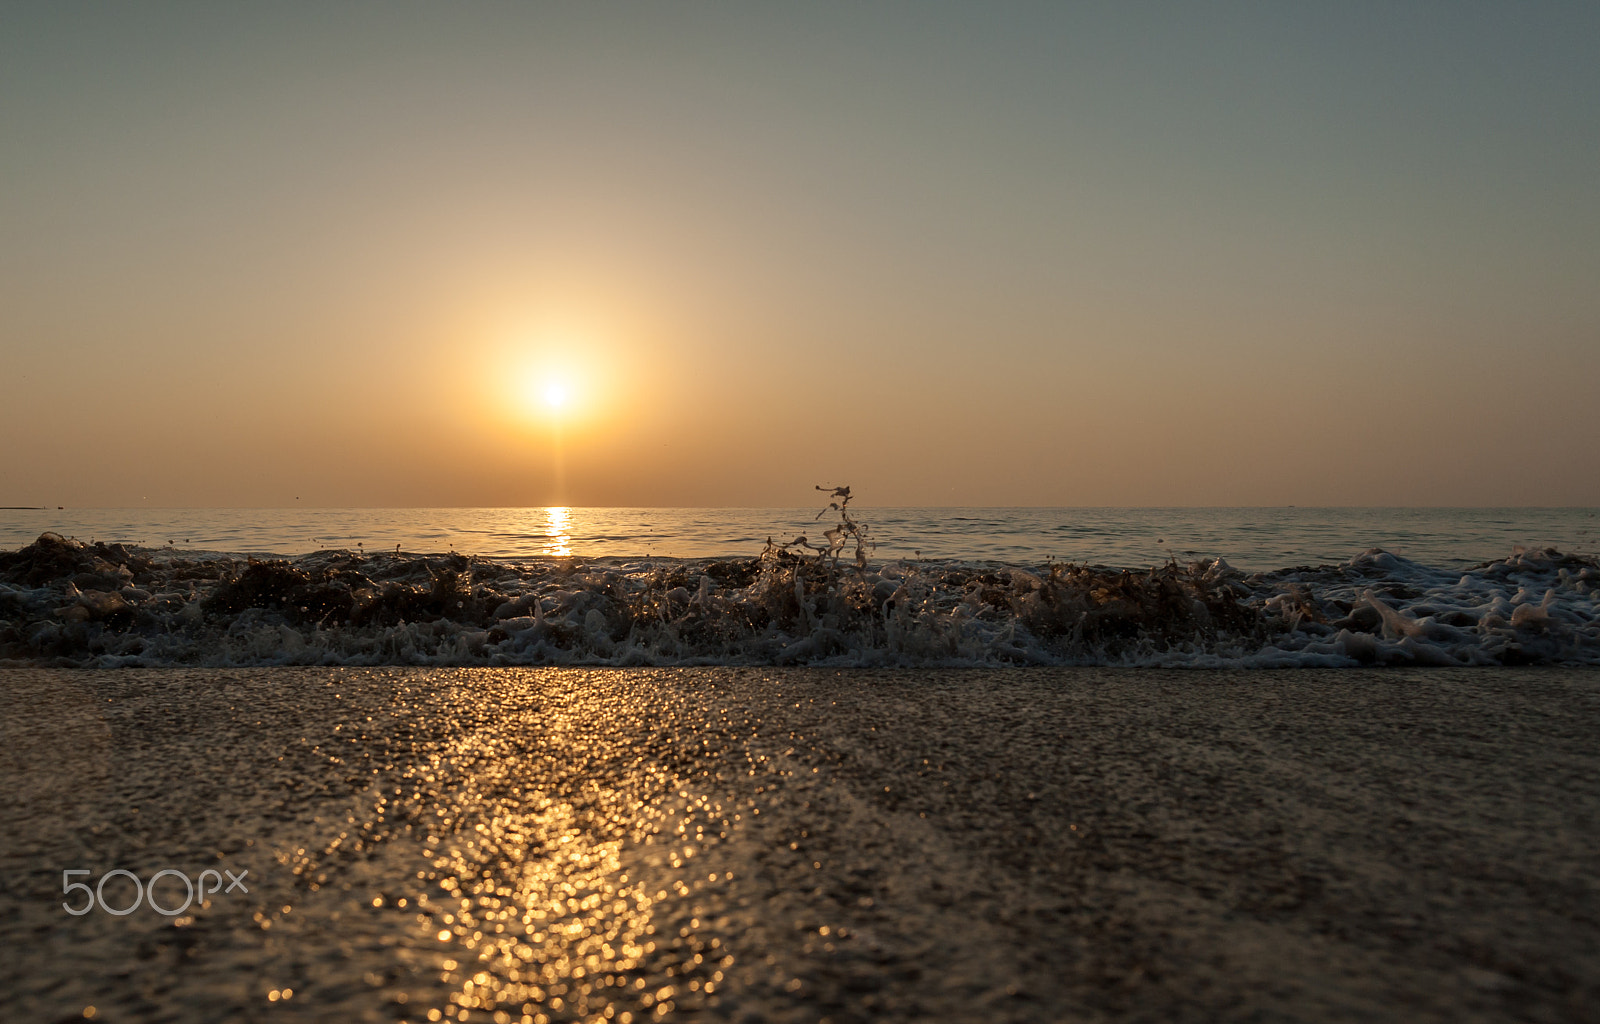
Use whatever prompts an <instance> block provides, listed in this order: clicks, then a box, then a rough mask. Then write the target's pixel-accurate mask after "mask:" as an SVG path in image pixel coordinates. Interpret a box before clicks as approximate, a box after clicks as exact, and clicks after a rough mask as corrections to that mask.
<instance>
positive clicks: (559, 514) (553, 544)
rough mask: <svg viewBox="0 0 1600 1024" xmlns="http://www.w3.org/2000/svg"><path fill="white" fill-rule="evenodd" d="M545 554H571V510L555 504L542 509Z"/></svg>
mask: <svg viewBox="0 0 1600 1024" xmlns="http://www.w3.org/2000/svg"><path fill="white" fill-rule="evenodd" d="M544 515H545V538H546V540H545V546H544V554H546V555H570V554H572V527H571V523H572V510H571V509H570V508H567V507H566V506H564V505H556V506H552V507H550V508H547V509H545V510H544Z"/></svg>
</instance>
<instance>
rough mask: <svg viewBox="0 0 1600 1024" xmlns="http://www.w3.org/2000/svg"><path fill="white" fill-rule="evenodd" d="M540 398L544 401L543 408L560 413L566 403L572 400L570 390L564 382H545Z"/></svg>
mask: <svg viewBox="0 0 1600 1024" xmlns="http://www.w3.org/2000/svg"><path fill="white" fill-rule="evenodd" d="M540 397H541V398H543V399H544V407H545V408H546V409H549V410H550V411H551V412H560V411H561V410H562V409H565V408H566V407H567V402H568V401H569V400H570V399H571V398H572V390H571V388H569V387H568V386H567V382H566V381H564V380H550V381H546V382H545V385H544V390H543V391H542V392H541V394H540Z"/></svg>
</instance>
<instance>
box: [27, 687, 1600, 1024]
mask: <svg viewBox="0 0 1600 1024" xmlns="http://www.w3.org/2000/svg"><path fill="white" fill-rule="evenodd" d="M1596 736H1600V672H1596V671H1594V670H1584V669H1578V670H1567V669H1550V668H1543V669H1525V670H1509V669H1485V670H1449V669H1446V670H1418V669H1387V670H1342V671H1328V672H1323V671H1295V672H1262V671H1258V672H1209V671H1206V672H1201V671H1167V672H1163V671H1154V670H1149V671H1147V670H1120V671H1119V670H1104V669H1061V670H1057V669H1019V670H1012V671H992V670H947V671H937V670H896V671H868V670H850V671H832V670H821V669H776V670H775V669H729V668H704V669H693V668H690V669H659V670H658V669H637V670H627V669H598V670H593V669H434V668H430V669H404V668H393V669H355V668H343V669H330V668H267V669H238V670H223V669H205V670H198V669H196V670H185V669H159V670H154V669H153V670H128V671H118V672H93V671H68V670H47V669H11V670H4V671H0V767H3V771H4V777H5V778H6V780H7V783H8V785H7V786H6V787H5V788H4V791H3V795H0V865H3V867H4V871H5V877H6V879H7V884H6V886H5V890H4V893H3V895H0V948H3V950H4V956H3V958H0V1004H3V1005H4V1006H5V1008H6V1009H5V1016H6V1017H7V1018H8V1019H15V1020H28V1021H52V1020H67V1019H83V1018H84V1017H85V1016H86V1015H87V1014H88V1013H90V1012H92V1014H93V1016H94V1019H97V1020H106V1021H158V1020H159V1021H209V1020H223V1019H226V1020H237V1021H254V1020H269V1019H272V1020H279V1019H282V1020H291V1019H292V1020H330V1021H360V1020H373V1021H398V1020H411V1021H427V1020H438V1019H446V1020H458V1021H498V1022H506V1021H529V1022H532V1021H546V1020H558V1021H559V1020H579V1019H582V1020H600V1019H612V1020H618V1021H624V1022H629V1024H631V1022H635V1021H646V1020H662V1019H668V1020H676V1019H697V1020H731V1021H751V1022H755V1021H796V1022H799V1021H823V1020H828V1021H833V1022H835V1024H843V1022H848V1021H866V1020H897V1021H1057V1020H1090V1021H1092V1020H1148V1021H1169V1020H1194V1021H1205V1020H1240V1021H1242V1020H1252V1021H1259V1020H1394V1021H1402V1020H1403V1021H1422V1020H1440V1021H1443V1020H1451V1021H1459V1020H1485V1021H1488V1020H1538V1021H1580V1020H1593V1019H1595V1012H1596V1011H1595V1007H1596V1006H1600V871H1597V870H1596V864H1597V860H1596V852H1595V851H1596V850H1597V849H1600V813H1597V812H1600V749H1597V747H1596V744H1595V739H1594V738H1595V737H1596ZM67 870H76V871H80V872H84V873H83V874H78V875H74V876H71V881H75V882H79V883H83V882H87V883H88V889H89V890H93V889H95V887H96V886H97V885H98V886H99V893H98V895H97V899H98V900H99V901H100V902H98V903H96V904H94V905H93V906H91V907H90V908H89V909H88V911H87V912H85V913H83V914H82V915H81V916H75V915H74V914H72V913H69V912H68V911H67V910H66V909H64V908H63V901H64V900H65V901H67V902H68V903H69V905H70V906H72V907H74V908H81V907H83V906H85V897H86V895H87V890H85V889H82V888H80V889H76V890H71V891H70V892H67V893H65V894H64V892H63V884H64V880H63V872H64V871H67ZM117 870H121V871H123V872H128V873H131V874H132V875H134V876H137V877H138V878H139V879H140V881H141V885H142V886H147V887H148V889H149V895H151V896H153V897H155V898H156V899H158V900H159V901H160V904H161V905H163V906H165V907H168V908H176V907H178V906H179V905H181V904H182V903H183V902H184V898H185V895H186V892H187V889H186V885H190V884H194V883H196V882H197V881H198V880H199V879H200V877H201V874H202V872H205V871H208V870H209V871H213V872H215V873H216V874H215V876H214V877H215V878H216V879H218V880H220V881H224V882H226V881H227V880H228V879H230V878H235V877H236V878H238V879H239V880H240V884H239V886H238V887H237V888H234V889H233V890H231V891H224V890H222V889H221V888H220V887H218V889H217V891H215V892H211V893H209V894H208V896H207V898H206V899H205V900H204V901H203V902H201V901H199V900H196V901H195V902H194V904H193V905H191V906H189V907H187V908H185V909H184V910H183V912H182V913H176V914H173V915H172V916H167V915H165V914H163V913H160V912H157V911H154V910H152V909H151V908H150V906H149V905H148V904H147V903H146V904H142V905H138V906H136V908H135V909H134V910H133V911H131V912H129V913H127V914H126V915H123V916H117V915H116V914H113V913H111V912H109V911H108V910H107V907H108V906H109V907H110V908H112V909H121V908H122V907H125V906H127V905H129V904H131V903H133V901H134V897H135V895H136V892H135V888H134V883H133V881H132V880H131V879H130V878H129V877H128V876H127V875H118V876H113V877H111V878H110V879H108V880H105V881H103V882H102V879H106V876H107V873H109V872H113V871H117ZM163 871H166V872H168V874H167V875H166V876H165V877H164V878H162V879H161V880H159V881H158V882H153V881H152V880H153V879H155V878H156V876H157V875H158V873H161V872H163ZM180 876H181V877H180ZM199 884H201V887H202V888H204V887H205V885H204V883H199ZM240 890H244V891H240ZM141 893H143V889H141ZM141 898H142V897H141ZM89 1007H93V1010H92V1011H89V1010H88V1008H89Z"/></svg>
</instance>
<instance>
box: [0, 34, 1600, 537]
mask: <svg viewBox="0 0 1600 1024" xmlns="http://www.w3.org/2000/svg"><path fill="white" fill-rule="evenodd" d="M1321 7H1322V9H1321V10H1313V9H1311V8H1312V5H1302V4H1282V3H1260V4H1232V3H1212V4H1183V5H1179V4H1168V5H1141V4H1129V3H1113V4H1105V5H1093V6H1091V5H1067V4H1056V3H1049V4H988V3H985V4H976V3H974V4H964V5H953V4H935V3H928V2H919V3H914V4H857V3H848V4H824V3H815V2H808V3H804V4H800V3H795V4H786V5H760V6H757V5H751V4H676V3H659V4H639V5H628V6H613V5H591V4H577V3H573V4H559V5H539V4H428V5H424V4H400V3H388V4H349V3H347V4H336V5H324V4H320V3H318V4H304V5H293V4H286V3H274V4H256V5H235V4H228V5H218V4H210V3H206V4H183V5H173V4H157V3H139V4H116V5H112V4H81V5H80V4H72V3H60V2H49V3H37V4H15V3H0V185H3V188H0V381H3V402H0V504H3V505H51V506H54V505H68V506H83V505H112V506H116V505H149V506H163V505H164V506H175V505H245V506H250V505H261V506H281V505H293V504H295V503H296V501H297V500H298V501H299V502H300V503H301V504H305V505H420V506H433V505H525V504H534V505H544V504H574V505H780V506H792V505H798V504H805V503H809V502H810V501H811V499H812V497H814V495H813V494H812V492H811V491H810V488H811V486H812V484H814V483H819V482H830V483H849V484H851V485H852V486H854V487H855V488H856V492H857V494H858V495H859V496H860V499H861V500H862V501H863V502H865V503H868V504H873V505H911V504H935V505H1108V504H1109V505H1254V504H1299V505H1319V504H1322V505H1390V504H1396V505H1404V504H1420V505H1457V504H1466V505H1499V504H1521V505H1560V504H1583V505H1596V504H1600V60H1596V58H1595V53H1596V50H1595V45H1596V40H1597V39H1600V5H1597V4H1582V3H1567V4H1537V3H1534V4H1514V5H1513V4H1505V3H1499V2H1496V3H1465V2H1460V3H1440V4H1425V3H1414V4H1405V5H1397V4H1392V3H1373V4H1364V3H1339V4H1327V5H1321ZM552 368H556V370H552ZM550 372H560V373H562V374H565V375H566V377H567V379H568V380H569V381H570V384H571V386H572V388H573V391H574V402H573V405H572V407H571V409H570V411H569V413H568V414H566V415H563V416H560V417H554V416H552V415H550V414H548V413H546V412H544V411H541V410H540V409H539V408H538V406H537V403H536V402H534V401H533V400H532V399H531V398H530V397H529V395H528V392H529V390H530V389H536V388H537V387H538V386H540V382H541V381H542V380H543V378H544V375H545V374H547V373H550Z"/></svg>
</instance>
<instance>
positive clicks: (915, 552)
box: [0, 506, 1600, 569]
mask: <svg viewBox="0 0 1600 1024" xmlns="http://www.w3.org/2000/svg"><path fill="white" fill-rule="evenodd" d="M851 511H852V512H853V513H854V514H855V516H856V519H857V521H859V522H861V523H863V524H865V525H867V526H868V527H869V529H870V533H871V536H872V537H873V538H874V540H875V541H876V543H877V549H876V556H875V557H877V558H880V559H892V558H913V557H918V556H919V555H920V557H923V558H936V559H946V558H958V559H982V560H994V561H1005V562H1023V563H1028V562H1042V561H1044V560H1045V559H1046V558H1051V557H1053V558H1056V559H1058V560H1062V561H1077V562H1083V561H1087V562H1092V563H1096V564H1104V565H1119V566H1148V565H1152V564H1156V563H1160V562H1165V561H1166V560H1167V558H1168V556H1169V555H1173V556H1176V557H1178V558H1179V559H1180V560H1181V559H1188V558H1193V557H1199V556H1207V557H1209V556H1215V555H1220V556H1222V557H1224V558H1226V559H1227V560H1228V561H1229V562H1231V563H1233V564H1234V565H1236V566H1238V567H1240V568H1245V569H1278V568H1284V567H1288V566H1295V565H1317V564H1324V563H1329V562H1337V561H1343V560H1346V559H1349V558H1350V557H1351V556H1353V555H1356V554H1358V553H1360V552H1362V551H1364V550H1366V549H1367V548H1374V547H1381V548H1384V549H1386V550H1389V551H1392V552H1394V553H1396V554H1400V555H1404V556H1405V557H1407V558H1411V559H1415V560H1417V561H1420V562H1423V563H1426V564H1429V565H1433V566H1438V567H1447V566H1457V565H1460V566H1466V565H1471V564H1474V563H1477V562H1482V561H1486V560H1488V559H1493V558H1503V557H1505V556H1506V555H1509V554H1511V552H1512V550H1513V549H1514V548H1515V547H1516V546H1517V545H1524V546H1528V547H1547V546H1554V547H1558V548H1560V549H1561V550H1563V551H1567V552H1573V553H1579V554H1593V553H1595V552H1596V551H1597V550H1600V519H1597V518H1596V510H1595V509H1589V508H1503V509H1492V508H1472V509H1447V508H871V507H865V506H863V507H861V508H859V509H857V508H855V507H852V509H851ZM816 514H817V509H816V508H815V507H813V508H809V509H771V508H719V509H704V508H437V509H417V508H377V509H299V508H293V509H61V510H58V509H4V510H0V548H3V549H14V548H18V547H21V546H23V545H25V544H28V543H30V542H32V541H33V540H34V539H35V538H36V537H38V536H39V534H41V533H43V532H45V531H47V530H53V531H55V532H57V533H61V534H64V535H67V536H75V537H78V538H80V539H83V540H103V541H121V542H126V543H133V544H140V545H143V546H146V547H166V546H168V545H171V546H172V547H173V548H175V549H178V550H180V551H225V552H231V553H252V554H280V555H294V554H303V553H306V552H310V551H316V550H319V549H324V548H350V549H359V550H365V551H369V552H372V551H379V550H389V551H392V550H394V549H395V547H396V546H397V545H398V546H399V547H400V548H401V549H402V550H404V551H408V552H444V551H452V550H453V551H458V552H462V553H466V554H473V555H482V556H487V557H495V558H519V557H520V558H526V557H534V556H540V555H580V556H584V557H603V556H613V557H637V556H658V557H660V556H665V557H678V558H699V557H720V556H747V557H748V556H753V555H756V554H758V553H759V552H760V551H761V548H762V545H763V544H764V543H765V541H766V539H767V538H768V537H769V536H770V537H772V538H773V539H774V540H778V541H780V542H783V541H789V540H793V539H794V538H795V537H796V536H798V535H801V534H804V535H806V536H807V537H809V538H810V539H811V540H812V541H813V542H820V541H821V536H822V532H823V530H824V529H826V528H827V526H828V524H829V522H830V516H832V515H833V514H832V513H829V514H828V515H825V516H824V517H823V518H822V520H821V521H818V520H817V519H816V518H815V517H816Z"/></svg>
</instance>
